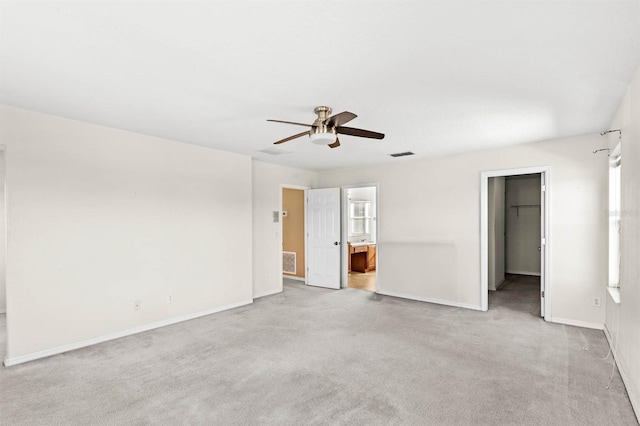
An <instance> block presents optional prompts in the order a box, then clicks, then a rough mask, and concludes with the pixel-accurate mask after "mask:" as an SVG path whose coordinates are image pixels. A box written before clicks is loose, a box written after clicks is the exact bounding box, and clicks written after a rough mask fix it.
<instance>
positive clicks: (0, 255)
mask: <svg viewBox="0 0 640 426" xmlns="http://www.w3.org/2000/svg"><path fill="white" fill-rule="evenodd" d="M5 214H6V211H5V155H4V150H3V149H0V314H1V313H4V312H6V309H7V299H6V291H5V290H6V288H5V285H6V229H5V224H6V221H5Z"/></svg>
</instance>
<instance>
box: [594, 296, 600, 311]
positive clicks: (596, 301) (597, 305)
mask: <svg viewBox="0 0 640 426" xmlns="http://www.w3.org/2000/svg"><path fill="white" fill-rule="evenodd" d="M593 306H595V307H596V308H599V307H600V298H599V297H594V298H593Z"/></svg>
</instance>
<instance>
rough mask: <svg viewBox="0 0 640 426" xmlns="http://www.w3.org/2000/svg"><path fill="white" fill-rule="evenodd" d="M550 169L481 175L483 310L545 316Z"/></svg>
mask: <svg viewBox="0 0 640 426" xmlns="http://www.w3.org/2000/svg"><path fill="white" fill-rule="evenodd" d="M548 200H549V168H548V167H537V168H536V167H532V168H527V169H517V170H502V171H494V172H484V173H482V177H481V262H482V263H481V266H482V267H481V273H482V276H481V291H482V309H483V310H487V309H489V308H490V306H489V294H488V293H489V292H491V297H492V299H491V300H492V304H494V303H496V304H499V305H501V306H508V307H509V308H510V309H516V310H520V311H526V312H530V313H531V314H532V315H536V316H542V317H544V318H545V319H548V318H550V316H551V315H550V312H549V309H548V308H549V306H550V300H549V277H548V268H547V267H546V266H547V265H548V262H549V259H548V255H549V250H548V246H549V238H548V223H549V220H548V214H549V209H548V204H549V203H548Z"/></svg>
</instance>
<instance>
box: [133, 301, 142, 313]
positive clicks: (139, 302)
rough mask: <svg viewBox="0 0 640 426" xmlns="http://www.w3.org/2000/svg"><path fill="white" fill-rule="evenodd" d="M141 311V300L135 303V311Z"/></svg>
mask: <svg viewBox="0 0 640 426" xmlns="http://www.w3.org/2000/svg"><path fill="white" fill-rule="evenodd" d="M140 309H142V302H141V301H139V300H136V301H135V302H133V310H134V311H139V310H140Z"/></svg>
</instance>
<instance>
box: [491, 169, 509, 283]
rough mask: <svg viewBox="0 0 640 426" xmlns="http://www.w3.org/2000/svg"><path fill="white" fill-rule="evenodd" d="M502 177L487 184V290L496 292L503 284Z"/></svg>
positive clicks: (503, 188)
mask: <svg viewBox="0 0 640 426" xmlns="http://www.w3.org/2000/svg"><path fill="white" fill-rule="evenodd" d="M504 192H505V179H504V177H502V176H500V177H493V178H489V184H488V194H487V195H488V196H487V201H488V207H489V209H488V210H489V211H488V215H487V216H488V220H489V226H488V236H489V239H488V240H489V241H488V243H489V244H488V246H489V247H488V249H489V250H488V259H489V268H488V272H489V280H488V284H489V290H496V289H498V288H499V287H500V285H501V284H502V283H503V282H504V267H505V252H504V245H505V239H504V210H505V193H504Z"/></svg>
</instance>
